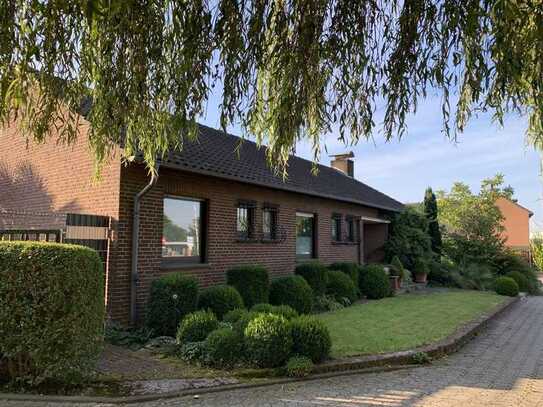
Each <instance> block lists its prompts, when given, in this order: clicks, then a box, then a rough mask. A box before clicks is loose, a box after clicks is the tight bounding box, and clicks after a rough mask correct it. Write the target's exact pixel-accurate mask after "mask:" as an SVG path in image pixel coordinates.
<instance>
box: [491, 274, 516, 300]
mask: <svg viewBox="0 0 543 407" xmlns="http://www.w3.org/2000/svg"><path fill="white" fill-rule="evenodd" d="M495 285H496V293H498V294H499V295H507V296H509V297H516V296H517V295H518V284H517V283H516V281H515V280H513V279H512V278H511V277H498V278H497V279H496V283H495Z"/></svg>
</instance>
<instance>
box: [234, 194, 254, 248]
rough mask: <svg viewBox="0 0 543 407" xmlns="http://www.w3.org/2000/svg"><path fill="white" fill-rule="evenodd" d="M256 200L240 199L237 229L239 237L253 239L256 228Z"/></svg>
mask: <svg viewBox="0 0 543 407" xmlns="http://www.w3.org/2000/svg"><path fill="white" fill-rule="evenodd" d="M255 208H256V204H255V203H254V202H248V201H240V202H239V203H238V208H237V222H236V231H237V234H238V238H239V239H253V238H254V230H255V227H254V225H255Z"/></svg>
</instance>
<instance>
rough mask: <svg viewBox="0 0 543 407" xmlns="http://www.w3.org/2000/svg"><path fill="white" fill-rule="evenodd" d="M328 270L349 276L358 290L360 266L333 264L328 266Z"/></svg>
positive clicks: (343, 263)
mask: <svg viewBox="0 0 543 407" xmlns="http://www.w3.org/2000/svg"><path fill="white" fill-rule="evenodd" d="M328 268H329V269H330V270H338V271H341V272H342V273H345V274H347V275H348V276H349V277H350V278H351V280H352V281H353V284H354V285H355V287H356V288H358V278H359V275H358V274H359V273H358V270H359V269H360V266H359V265H358V264H356V263H348V262H340V263H332V264H330V265H329V266H328Z"/></svg>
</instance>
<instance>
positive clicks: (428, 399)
mask: <svg viewBox="0 0 543 407" xmlns="http://www.w3.org/2000/svg"><path fill="white" fill-rule="evenodd" d="M0 405H2V404H1V402H0ZM22 405H28V406H32V407H34V406H36V405H37V404H31V403H24V404H23V403H7V404H6V406H9V407H20V406H22ZM42 405H43V404H42ZM51 405H53V404H51ZM54 405H55V406H58V405H59V404H57V403H55V404H54ZM81 406H83V405H81ZM85 406H89V407H90V406H91V405H89V404H87V405H85ZM92 406H93V407H98V406H99V405H92ZM105 406H106V405H101V407H105ZM138 406H141V407H177V406H183V407H185V406H187V407H192V406H211V407H215V406H216V407H219V406H221V407H233V406H246V407H253V406H254V407H264V406H352V407H358V406H388V407H403V406H428V407H430V406H432V407H433V406H436V407H437V406H439V407H443V406H454V407H461V406H469V407H475V406H494V407H496V406H504V407H505V406H507V407H516V406H543V297H531V298H526V299H523V300H522V301H520V302H519V303H517V304H516V305H514V306H513V308H512V309H511V310H509V311H507V313H506V314H504V315H503V316H501V317H500V318H499V319H497V320H496V321H494V322H492V323H491V325H490V326H489V329H487V330H486V331H485V332H484V333H483V334H482V335H481V336H479V337H478V338H476V339H474V340H473V341H472V342H470V343H469V344H468V345H467V346H465V347H464V348H463V349H462V350H461V351H460V352H458V353H456V354H454V355H451V356H450V357H448V358H446V359H442V360H440V361H438V362H436V363H434V364H433V365H430V366H425V367H419V368H415V369H407V370H400V371H395V372H387V373H376V374H364V375H352V376H339V377H335V378H331V379H325V380H316V381H308V382H301V383H296V384H289V385H282V386H273V387H265V388H256V389H249V390H238V391H231V392H225V393H216V394H210V395H203V396H201V397H200V398H199V399H194V398H192V397H185V398H178V399H170V400H159V401H155V402H148V403H142V404H138ZM66 407H67V405H66ZM71 407H73V405H72V406H71Z"/></svg>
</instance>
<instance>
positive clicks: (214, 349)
mask: <svg viewBox="0 0 543 407" xmlns="http://www.w3.org/2000/svg"><path fill="white" fill-rule="evenodd" d="M205 344H206V345H205V348H206V350H207V361H208V363H209V364H210V365H212V366H214V367H218V368H226V367H231V366H233V365H235V364H236V363H237V362H238V361H240V360H241V359H242V358H243V336H242V335H241V334H240V333H239V332H236V331H234V330H233V329H231V328H220V329H216V330H215V331H213V332H211V333H210V334H209V335H208V337H207V339H206V341H205Z"/></svg>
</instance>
